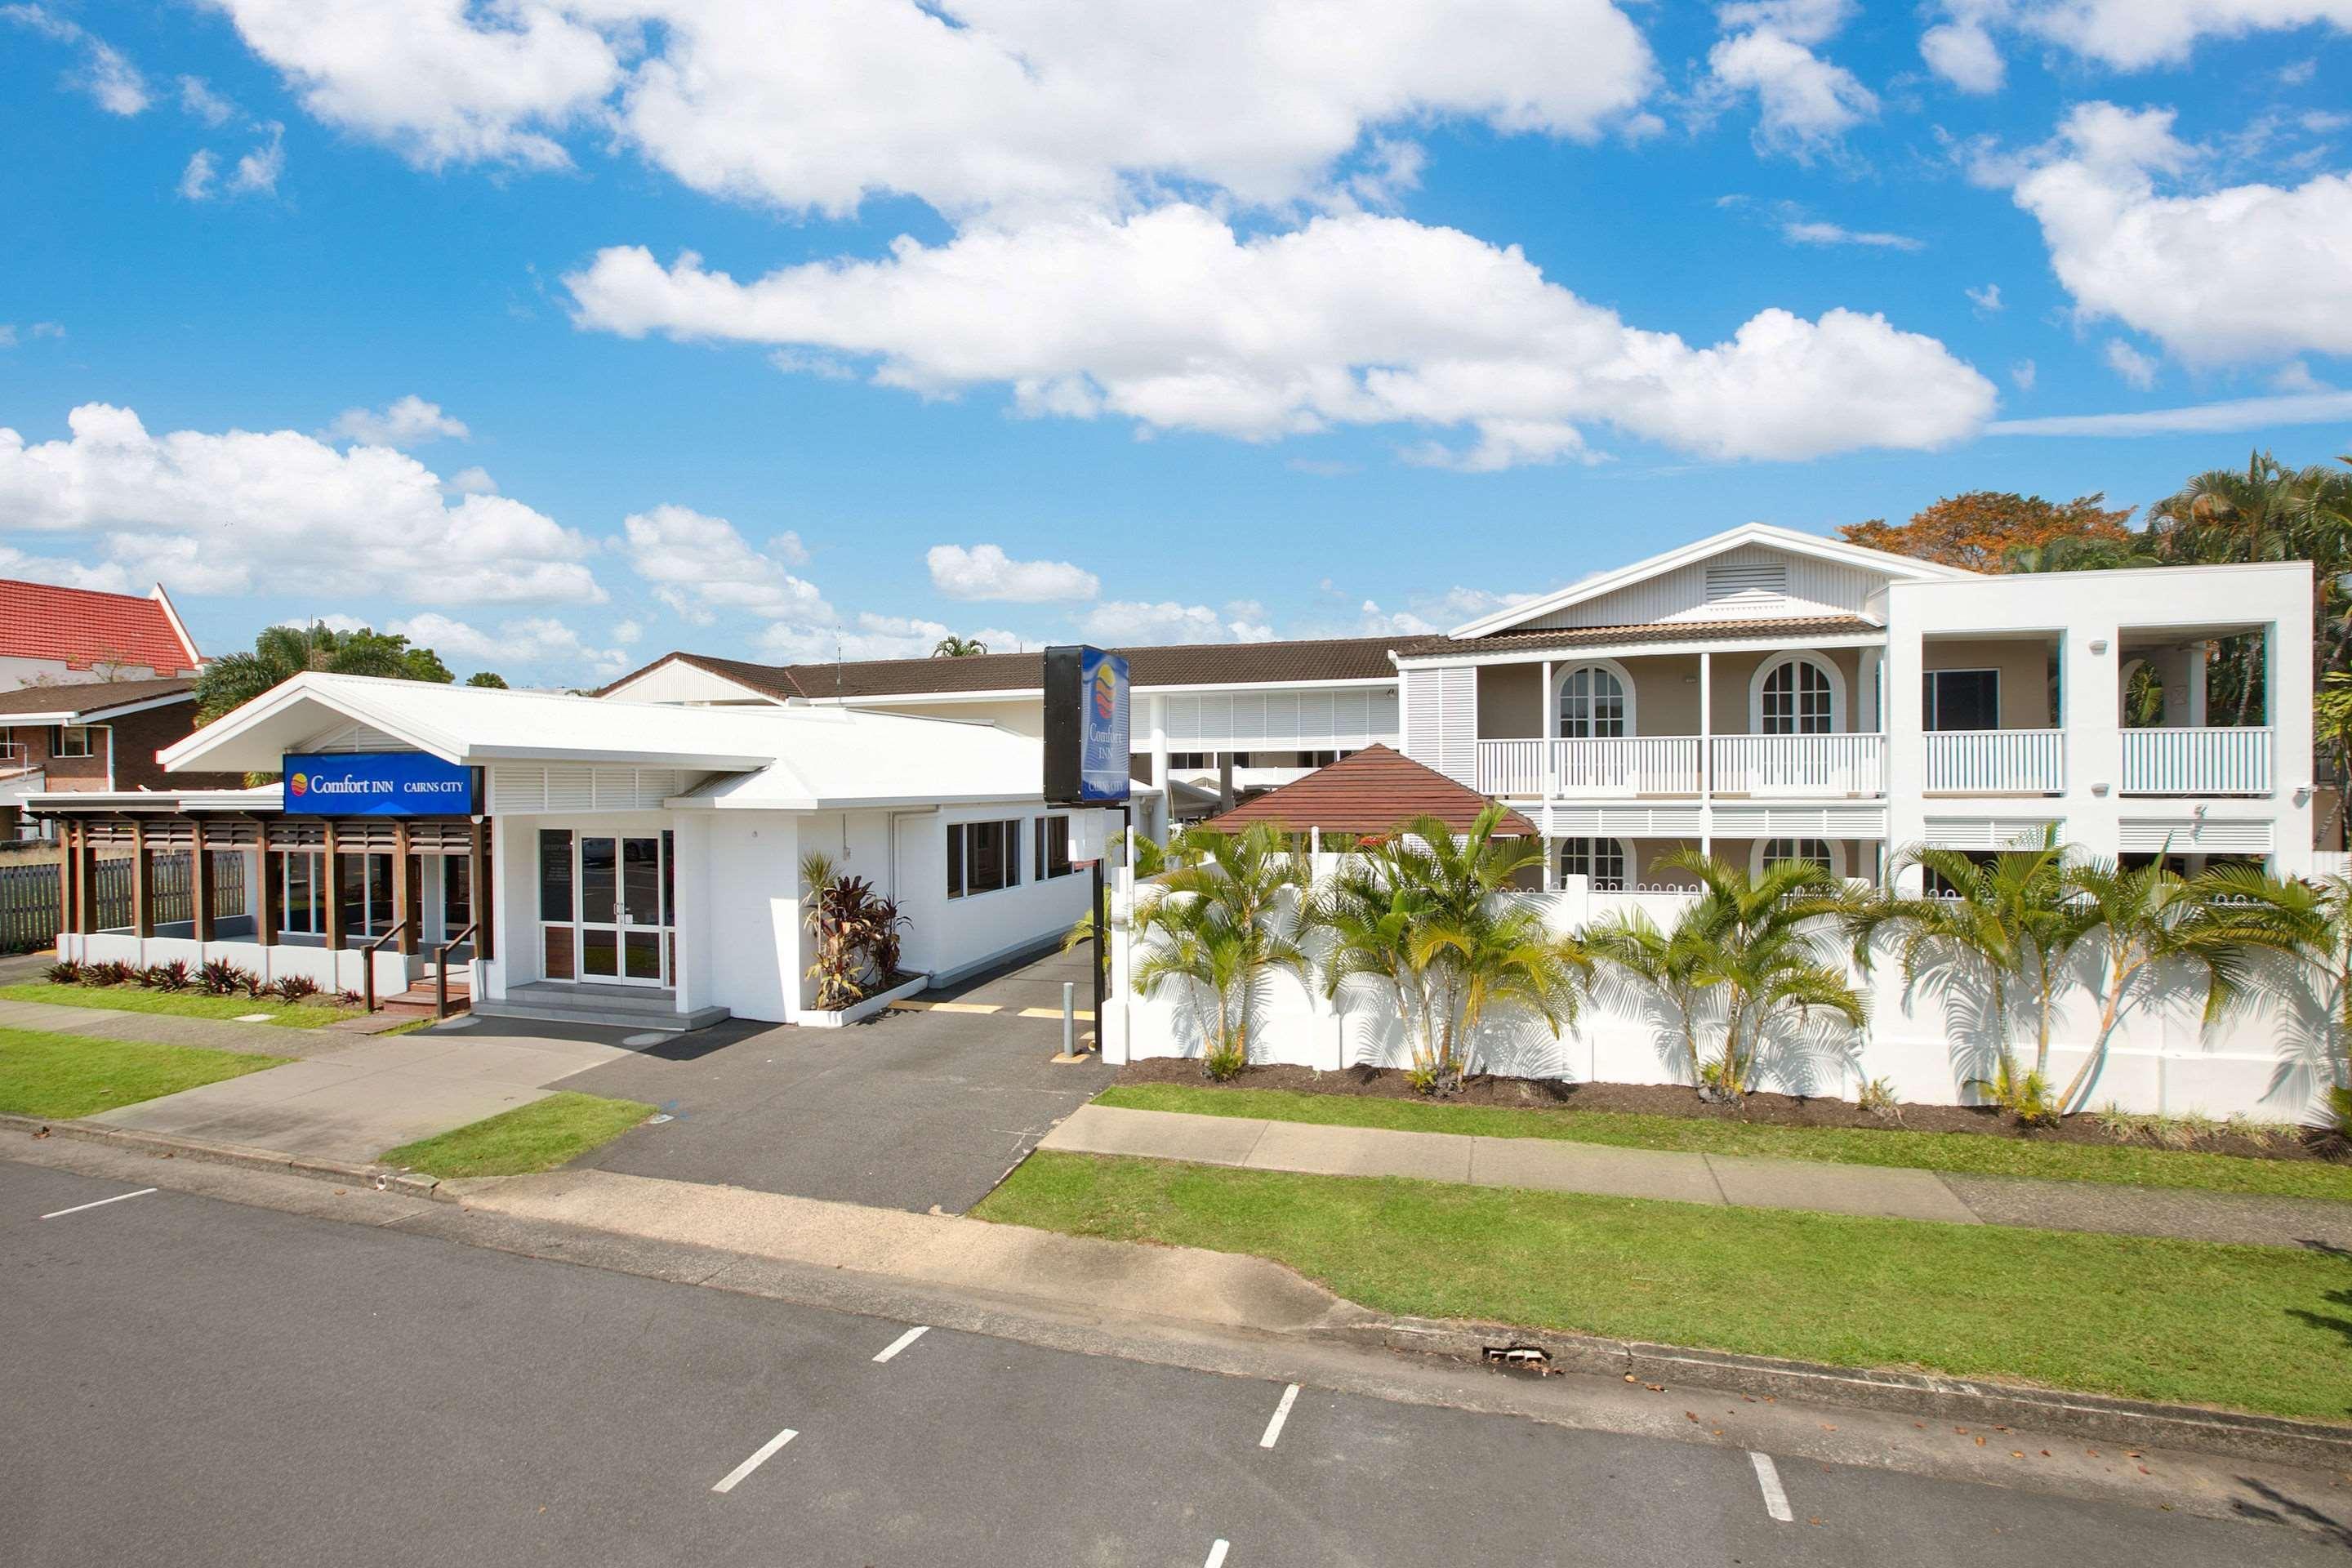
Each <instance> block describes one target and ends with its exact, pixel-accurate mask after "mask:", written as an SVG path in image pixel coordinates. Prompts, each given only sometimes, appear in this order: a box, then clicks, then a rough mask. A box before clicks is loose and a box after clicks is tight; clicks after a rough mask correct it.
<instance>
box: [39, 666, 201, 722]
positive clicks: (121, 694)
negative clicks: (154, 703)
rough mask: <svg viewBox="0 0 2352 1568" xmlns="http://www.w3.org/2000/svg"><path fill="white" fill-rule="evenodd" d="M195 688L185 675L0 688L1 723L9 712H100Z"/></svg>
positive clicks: (192, 681)
mask: <svg viewBox="0 0 2352 1568" xmlns="http://www.w3.org/2000/svg"><path fill="white" fill-rule="evenodd" d="M194 689H196V683H195V682H194V680H192V679H189V678H188V677H186V676H172V677H168V678H158V679H154V680H76V681H68V682H66V683H63V684H60V685H55V686H20V687H18V688H16V690H14V691H0V723H5V722H6V721H7V718H8V715H9V714H11V713H101V712H104V711H105V710H108V709H110V708H127V707H129V706H130V705H131V703H134V702H146V701H150V700H153V699H155V698H158V697H169V696H172V695H173V694H174V693H176V692H182V691H194Z"/></svg>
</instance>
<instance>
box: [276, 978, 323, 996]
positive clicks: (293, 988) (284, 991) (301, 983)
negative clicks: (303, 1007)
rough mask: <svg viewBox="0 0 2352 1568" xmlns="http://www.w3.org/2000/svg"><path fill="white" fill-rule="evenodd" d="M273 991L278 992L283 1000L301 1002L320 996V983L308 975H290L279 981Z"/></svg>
mask: <svg viewBox="0 0 2352 1568" xmlns="http://www.w3.org/2000/svg"><path fill="white" fill-rule="evenodd" d="M273 989H274V990H276V991H277V993H278V996H279V998H280V999H281V1000H284V1001H288V1002H300V1001H302V1000H304V999H306V998H308V997H311V996H316V995H317V994H319V983H318V982H317V981H315V980H313V979H311V978H310V976H309V975H307V974H289V975H288V976H287V977H286V978H285V979H283V980H281V981H279V982H278V984H277V985H276V986H275V987H273Z"/></svg>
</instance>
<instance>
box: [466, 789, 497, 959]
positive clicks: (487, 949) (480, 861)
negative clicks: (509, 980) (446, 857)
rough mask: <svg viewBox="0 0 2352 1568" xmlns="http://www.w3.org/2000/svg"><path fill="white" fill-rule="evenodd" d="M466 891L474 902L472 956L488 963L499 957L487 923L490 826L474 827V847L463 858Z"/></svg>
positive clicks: (485, 823)
mask: <svg viewBox="0 0 2352 1568" xmlns="http://www.w3.org/2000/svg"><path fill="white" fill-rule="evenodd" d="M466 876H467V883H466V892H467V898H468V899H469V900H471V901H472V903H473V909H472V910H471V911H470V912H471V913H472V915H473V917H474V956H475V957H476V958H478V959H480V960H482V961H483V962H484V963H488V962H489V961H490V960H491V959H492V958H495V957H497V956H498V954H497V951H496V948H495V946H494V943H495V941H496V939H495V938H494V937H492V935H491V934H490V933H491V931H492V929H493V928H492V926H491V924H490V915H491V912H492V911H491V910H490V825H489V823H488V822H487V821H478V822H476V823H475V824H474V842H473V847H471V848H470V849H469V850H467V856H466Z"/></svg>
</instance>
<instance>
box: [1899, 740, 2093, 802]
mask: <svg viewBox="0 0 2352 1568" xmlns="http://www.w3.org/2000/svg"><path fill="white" fill-rule="evenodd" d="M1922 738H1923V739H1924V740H1925V741H1926V742H1927V770H1926V777H1925V780H1924V782H1923V784H1922V785H1921V787H1922V789H1923V790H1924V791H1925V793H1927V794H1928V795H2063V794H2064V793H2065V792H2066V732H2065V731H2063V730H1935V731H1929V732H1928V733H1927V735H1926V736H1924V737H1922Z"/></svg>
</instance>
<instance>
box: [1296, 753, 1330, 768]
mask: <svg viewBox="0 0 2352 1568" xmlns="http://www.w3.org/2000/svg"><path fill="white" fill-rule="evenodd" d="M1338 761H1339V752H1298V753H1297V754H1296V755H1295V756H1293V757H1292V759H1291V764H1290V765H1291V766H1293V767H1297V768H1328V767H1329V766H1330V765H1331V764H1332V763H1336V762H1338Z"/></svg>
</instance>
